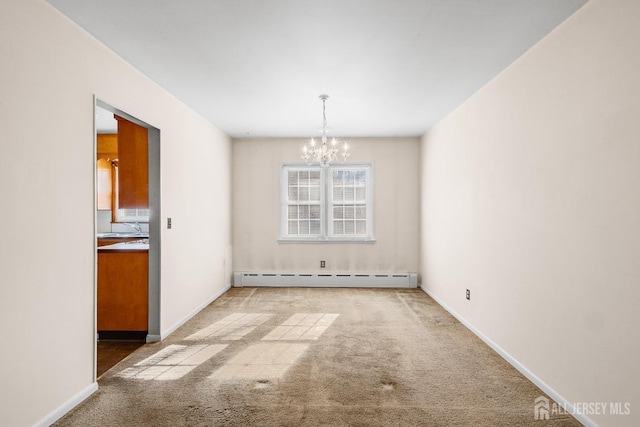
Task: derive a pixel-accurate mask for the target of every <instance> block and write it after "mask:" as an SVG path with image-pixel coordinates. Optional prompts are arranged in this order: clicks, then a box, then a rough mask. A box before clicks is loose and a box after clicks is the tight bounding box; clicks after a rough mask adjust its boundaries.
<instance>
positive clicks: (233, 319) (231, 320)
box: [185, 313, 272, 341]
mask: <svg viewBox="0 0 640 427" xmlns="http://www.w3.org/2000/svg"><path fill="white" fill-rule="evenodd" d="M271 316H272V315H271V314H263V313H233V314H231V315H229V316H227V317H225V318H224V319H222V320H219V321H217V322H215V323H212V324H211V325H209V326H207V327H206V328H203V329H200V330H199V331H197V332H195V333H193V334H191V335H189V336H188V337H187V338H185V339H186V340H188V341H197V340H203V339H208V338H220V339H222V340H231V341H236V340H239V339H241V338H242V337H244V336H245V335H247V334H249V333H250V332H251V331H253V330H254V329H255V328H256V327H258V326H260V325H262V324H263V323H264V322H266V321H267V320H268V319H269V318H270V317H271Z"/></svg>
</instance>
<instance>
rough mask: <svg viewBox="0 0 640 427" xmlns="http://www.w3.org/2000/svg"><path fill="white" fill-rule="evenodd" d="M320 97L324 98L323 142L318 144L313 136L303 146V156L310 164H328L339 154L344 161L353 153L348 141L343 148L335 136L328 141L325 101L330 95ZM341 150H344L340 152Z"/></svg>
mask: <svg viewBox="0 0 640 427" xmlns="http://www.w3.org/2000/svg"><path fill="white" fill-rule="evenodd" d="M319 98H320V99H321V100H322V142H321V143H320V145H317V144H316V141H315V140H314V139H313V138H311V140H310V141H309V142H307V143H306V144H304V147H302V158H303V159H304V161H305V162H306V163H307V164H308V165H309V164H311V163H320V165H323V166H327V165H328V164H329V163H331V162H333V161H335V160H336V159H337V158H338V156H340V157H342V161H343V162H345V161H346V160H347V158H348V157H349V156H350V155H351V153H350V152H349V146H348V145H347V143H346V142H345V143H344V144H343V145H342V148H339V147H338V141H337V140H336V139H335V138H331V143H327V114H326V113H325V103H326V101H327V99H328V98H329V95H320V96H319ZM341 150H342V152H340V151H341Z"/></svg>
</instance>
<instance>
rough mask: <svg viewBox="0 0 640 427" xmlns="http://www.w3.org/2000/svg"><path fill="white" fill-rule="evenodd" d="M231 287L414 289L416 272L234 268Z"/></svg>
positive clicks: (416, 277)
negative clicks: (265, 270) (267, 270)
mask: <svg viewBox="0 0 640 427" xmlns="http://www.w3.org/2000/svg"><path fill="white" fill-rule="evenodd" d="M233 286H235V287H239V288H241V287H244V286H273V287H301V288H302V287H316V288H322V287H325V288H417V287H418V274H417V273H395V274H391V273H389V274H386V273H256V272H242V271H236V272H234V273H233Z"/></svg>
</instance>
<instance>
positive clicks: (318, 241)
mask: <svg viewBox="0 0 640 427" xmlns="http://www.w3.org/2000/svg"><path fill="white" fill-rule="evenodd" d="M290 243H302V244H330V245H332V244H344V243H347V244H373V243H376V239H374V238H373V237H371V238H363V239H335V238H333V239H300V238H280V239H278V244H290Z"/></svg>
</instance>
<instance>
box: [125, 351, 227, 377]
mask: <svg viewBox="0 0 640 427" xmlns="http://www.w3.org/2000/svg"><path fill="white" fill-rule="evenodd" d="M227 346H228V344H215V345H189V346H187V345H177V344H173V345H170V346H168V347H165V348H163V349H162V350H160V351H158V352H157V353H155V354H153V355H152V356H150V357H147V358H146V359H144V360H142V361H140V362H138V363H136V364H135V365H133V366H132V367H131V368H127V369H125V370H123V371H122V372H120V373H118V374H116V376H117V377H120V378H127V379H138V380H177V379H180V378H182V377H184V376H185V375H187V374H188V373H189V372H191V371H192V370H193V369H195V368H196V367H197V366H199V365H200V364H202V363H204V362H206V361H207V360H209V359H210V358H211V357H213V356H214V355H216V354H218V353H219V352H221V351H222V350H224V349H225V348H226V347H227Z"/></svg>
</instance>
